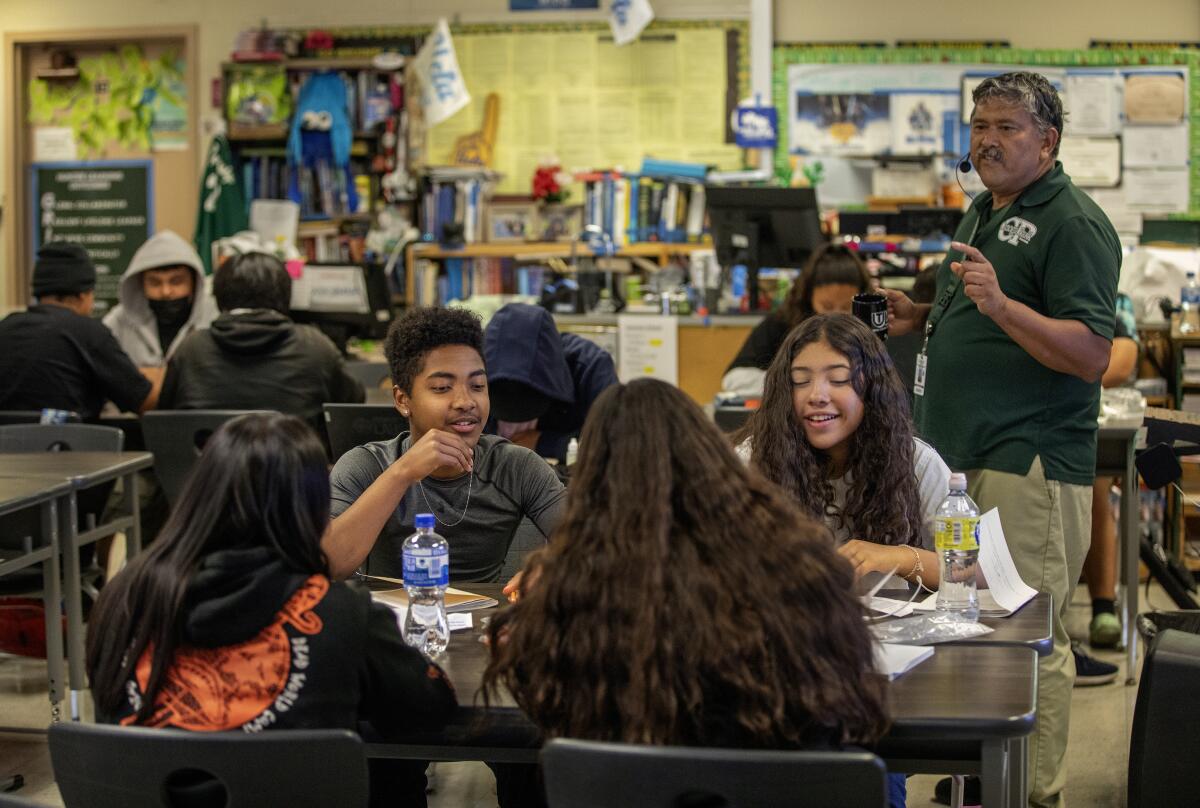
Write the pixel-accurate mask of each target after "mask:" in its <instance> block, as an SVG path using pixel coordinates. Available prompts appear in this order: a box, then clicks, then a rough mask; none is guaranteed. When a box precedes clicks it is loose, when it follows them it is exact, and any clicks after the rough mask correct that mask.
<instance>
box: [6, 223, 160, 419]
mask: <svg viewBox="0 0 1200 808" xmlns="http://www.w3.org/2000/svg"><path fill="white" fill-rule="evenodd" d="M33 296H34V297H35V298H36V299H37V303H36V304H35V305H33V306H30V307H29V308H28V309H27V310H26V311H20V312H17V313H15V314H10V315H9V316H7V317H5V318H4V320H3V321H0V379H3V380H4V381H3V382H2V383H0V410H40V409H44V408H50V409H56V410H69V411H72V412H77V413H79V415H80V417H82V418H84V419H94V418H96V417H98V416H99V415H100V410H101V409H102V408H103V407H104V402H105V401H112V402H113V403H114V404H116V405H117V406H118V407H119V408H120V409H122V410H126V411H131V412H144V411H146V410H148V409H151V408H153V407H154V404H155V401H156V400H157V399H158V392H159V385H158V383H157V382H161V381H162V376H161V374H160V373H159V372H158V371H157V369H155V370H154V372H153V373H150V372H149V371H147V372H146V373H139V372H138V368H137V366H136V365H134V364H133V362H132V361H130V359H129V356H128V355H126V353H125V351H123V350H121V346H120V345H118V344H117V340H116V339H115V338H114V337H113V335H112V332H110V331H109V330H108V329H107V328H105V327H104V326H103V325H101V324H100V321H99V320H93V319H92V317H91V314H92V309H93V308H94V306H95V302H96V266H95V264H93V263H92V259H91V258H89V257H88V254H87V252H86V251H85V250H84V249H83V248H82V247H80V246H79V245H78V244H69V243H67V242H62V241H59V242H50V243H48V244H45V245H43V246H42V248H41V249H40V250H38V256H37V263H35V264H34V266H33ZM149 376H152V377H153V378H150V377H149Z"/></svg>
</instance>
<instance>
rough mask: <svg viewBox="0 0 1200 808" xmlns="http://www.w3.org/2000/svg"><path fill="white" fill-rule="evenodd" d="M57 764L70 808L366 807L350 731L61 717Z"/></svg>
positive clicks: (54, 743)
mask: <svg viewBox="0 0 1200 808" xmlns="http://www.w3.org/2000/svg"><path fill="white" fill-rule="evenodd" d="M50 760H51V762H52V764H53V766H54V778H55V780H56V781H57V783H58V790H59V791H60V792H61V794H62V798H63V804H64V805H65V806H66V808H85V806H86V808H273V806H278V808H296V806H300V805H329V806H333V805H336V806H339V808H341V806H347V808H361V807H362V806H365V805H366V804H367V760H366V755H365V752H364V750H363V744H362V741H361V740H360V739H359V738H358V736H357V735H355V734H354V733H352V732H350V731H349V730H344V729H339V730H274V731H268V732H261V733H257V734H246V733H242V732H211V733H210V732H185V731H183V730H172V729H147V728H145V727H118V726H110V725H101V724H81V723H76V722H69V721H64V722H60V723H57V724H52V725H51V727H50Z"/></svg>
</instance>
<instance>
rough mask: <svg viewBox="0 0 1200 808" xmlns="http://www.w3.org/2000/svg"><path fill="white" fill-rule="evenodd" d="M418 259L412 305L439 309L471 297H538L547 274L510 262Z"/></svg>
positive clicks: (501, 260)
mask: <svg viewBox="0 0 1200 808" xmlns="http://www.w3.org/2000/svg"><path fill="white" fill-rule="evenodd" d="M440 263H441V266H440V267H439V262H437V261H432V260H430V259H427V258H418V259H417V260H416V261H415V262H414V264H415V266H414V267H413V269H412V271H413V295H414V300H413V303H414V305H418V306H442V305H445V304H446V303H449V302H450V301H452V300H466V299H467V298H469V297H471V296H472V295H510V294H522V295H532V296H534V297H538V296H540V295H541V294H542V287H543V285H544V284H545V282H546V279H547V278H548V277H549V274H550V270H549V269H547V268H545V267H543V266H539V265H525V264H522V263H520V262H519V261H518V260H517V259H514V258H497V257H491V258H446V259H444V260H443V261H441V262H440Z"/></svg>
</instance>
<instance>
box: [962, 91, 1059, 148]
mask: <svg viewBox="0 0 1200 808" xmlns="http://www.w3.org/2000/svg"><path fill="white" fill-rule="evenodd" d="M971 100H972V101H974V102H975V105H976V106H979V104H980V102H983V101H1003V102H1005V103H1009V104H1016V105H1018V106H1020V107H1022V108H1023V109H1024V110H1025V111H1026V112H1028V113H1029V115H1030V117H1032V118H1033V122H1034V123H1035V124H1036V125H1037V128H1038V131H1039V132H1041V133H1042V134H1043V135H1044V134H1046V130H1047V129H1049V128H1050V127H1054V129H1055V130H1056V131H1057V132H1058V143H1055V144H1054V154H1053V155H1052V156H1054V157H1057V156H1058V146H1059V144H1060V143H1062V135H1063V123H1064V119H1065V117H1066V116H1065V114H1064V113H1063V105H1062V98H1060V97H1059V95H1058V91H1057V90H1055V89H1054V85H1052V84H1051V83H1050V82H1049V81H1047V80H1046V77H1045V76H1043V75H1041V74H1040V73H1027V72H1025V71H1015V72H1012V73H1004V74H1002V75H999V76H991V77H990V78H986V79H984V80H983V81H981V82H980V83H979V85H978V86H977V87H976V88H975V90H974V91H973V92H972V93H971Z"/></svg>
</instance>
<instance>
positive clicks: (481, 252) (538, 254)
mask: <svg viewBox="0 0 1200 808" xmlns="http://www.w3.org/2000/svg"><path fill="white" fill-rule="evenodd" d="M711 249H712V244H708V243H699V244H679V243H671V242H662V241H647V242H638V243H634V244H629V245H627V246H625V247H622V248H620V249H618V250H617V251H616V252H615V253H614V255H613V257H615V258H641V259H645V260H648V261H650V262H652V263H654V264H655V265H656V266H658V267H666V266H668V265H669V264H670V263H671V261H672V259H674V258H676V257H680V256H688V255H691V254H692V253H693V252H695V251H696V250H711ZM575 255H576V256H577V257H580V258H588V257H595V255H596V254H595V253H594V252H593V251H592V250H591V249H590V248H588V247H587V245H585V244H582V243H580V244H578V245H576V248H575ZM570 256H571V244H570V242H538V241H530V242H518V243H507V242H505V243H498V244H489V243H474V244H466V245H464V246H463V247H460V248H458V249H449V248H446V247H443V246H441V245H439V244H434V243H430V242H413V243H411V244H409V245H408V247H406V248H405V257H404V258H405V260H404V266H405V270H406V271H405V273H404V285H405V300H406V301H407V302H408V303H409V305H416V302H415V301H416V297H417V290H416V272H415V271H413V270H414V268H415V267H416V266H417V262H418V261H422V260H425V261H433V262H444V261H447V260H455V259H468V260H470V259H477V258H483V259H500V260H503V259H516V260H522V261H542V260H549V259H551V258H570Z"/></svg>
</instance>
